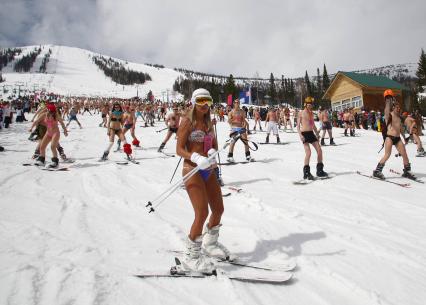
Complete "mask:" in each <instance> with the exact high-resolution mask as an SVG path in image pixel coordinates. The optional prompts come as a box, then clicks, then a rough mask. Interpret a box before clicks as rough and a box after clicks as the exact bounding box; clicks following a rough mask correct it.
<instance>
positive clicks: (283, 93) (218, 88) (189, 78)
mask: <svg viewBox="0 0 426 305" xmlns="http://www.w3.org/2000/svg"><path fill="white" fill-rule="evenodd" d="M175 70H176V71H178V72H181V73H183V74H184V75H185V78H183V77H180V78H178V79H177V80H176V81H175V83H174V86H173V90H175V91H178V92H180V93H182V94H183V95H184V96H185V98H189V97H190V96H191V93H192V91H193V90H194V89H195V88H199V87H202V88H206V89H207V90H209V91H210V93H211V94H212V97H213V100H214V101H221V102H226V99H227V97H228V95H230V94H231V95H232V97H233V99H236V98H238V97H239V93H240V91H243V90H248V88H249V87H250V88H251V97H252V102H253V103H254V104H280V103H288V104H290V105H293V106H297V105H300V103H301V100H302V99H304V98H305V97H306V96H308V95H310V96H313V97H314V98H315V100H316V104H315V106H319V105H327V104H329V101H326V100H322V96H323V94H324V92H325V90H326V89H327V88H328V86H329V85H330V78H329V76H328V73H327V68H326V66H325V65H324V67H323V73H322V75H321V74H320V70H319V69H317V76H316V77H313V78H310V77H309V76H308V74H307V72H306V73H305V78H296V79H292V78H285V77H284V75H282V76H281V78H280V79H275V77H274V75H273V74H272V73H271V75H270V77H269V79H264V78H260V77H253V78H249V77H234V76H233V75H232V74H231V75H230V76H228V77H226V76H223V75H216V74H209V73H200V72H195V71H192V70H187V69H182V68H175Z"/></svg>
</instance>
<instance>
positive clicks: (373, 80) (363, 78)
mask: <svg viewBox="0 0 426 305" xmlns="http://www.w3.org/2000/svg"><path fill="white" fill-rule="evenodd" d="M340 73H342V74H343V75H345V76H347V77H349V78H350V79H352V80H354V81H355V82H357V83H359V84H361V85H364V86H368V87H379V88H389V89H399V90H409V89H408V88H407V87H405V86H404V85H402V84H400V83H398V82H396V81H394V80H391V79H390V78H387V77H385V76H377V75H373V74H362V73H355V72H342V71H340Z"/></svg>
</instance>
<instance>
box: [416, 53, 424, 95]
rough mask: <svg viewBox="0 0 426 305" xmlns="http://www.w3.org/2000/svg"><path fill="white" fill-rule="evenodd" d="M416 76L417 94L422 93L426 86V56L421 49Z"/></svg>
mask: <svg viewBox="0 0 426 305" xmlns="http://www.w3.org/2000/svg"><path fill="white" fill-rule="evenodd" d="M416 76H417V78H418V80H417V85H418V90H419V92H423V91H424V89H423V87H424V86H426V54H425V51H424V50H423V49H422V52H421V54H420V59H419V64H418V67H417V71H416Z"/></svg>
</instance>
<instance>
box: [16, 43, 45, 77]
mask: <svg viewBox="0 0 426 305" xmlns="http://www.w3.org/2000/svg"><path fill="white" fill-rule="evenodd" d="M40 52H41V48H40V47H39V48H36V49H34V51H32V52H30V53H29V54H27V55H24V56H22V58H20V59H19V60H17V61H16V63H15V66H14V67H13V70H15V72H28V71H30V70H31V68H32V67H33V65H34V62H35V61H36V59H37V56H38V55H39V54H40Z"/></svg>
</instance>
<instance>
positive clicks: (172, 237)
mask: <svg viewBox="0 0 426 305" xmlns="http://www.w3.org/2000/svg"><path fill="white" fill-rule="evenodd" d="M61 52H65V51H61ZM54 54H55V53H54ZM79 120H80V121H81V122H82V124H83V129H79V128H78V126H77V125H76V124H75V122H73V123H71V126H70V127H69V131H70V132H69V136H68V137H66V138H65V137H64V136H63V135H61V141H60V142H61V144H62V146H63V147H64V149H65V152H66V154H67V156H69V157H72V158H75V159H76V162H75V163H73V164H72V165H70V170H69V171H66V172H59V171H58V172H49V171H41V170H38V169H37V168H36V167H34V166H29V167H23V166H22V165H21V164H22V163H24V162H28V161H29V160H30V157H31V155H32V152H33V150H34V148H35V143H33V142H30V141H28V140H27V138H28V135H29V134H28V132H27V129H28V128H29V124H27V123H24V124H21V125H19V124H17V123H14V124H13V125H12V128H11V129H9V130H6V131H5V130H3V131H1V132H0V144H1V145H2V146H4V147H5V148H6V151H5V152H2V153H0V160H1V162H0V194H1V200H0V304H43V305H50V304H52V305H53V304H55V305H56V304H111V305H113V304H141V303H143V304H182V305H183V304H185V305H186V304H212V305H213V304H250V305H251V304H253V305H254V304H282V303H285V304H327V305H328V304H330V305H332V304H333V305H334V304H335V305H341V304H349V305H351V304H354V305H355V304H357V305H358V304H362V305H369V304H372V305H373V304H382V305H383V304H385V305H394V304H395V305H396V304H410V305H421V304H423V303H424V299H425V298H426V292H425V290H424V283H426V254H425V251H424V249H426V239H425V238H424V236H425V233H426V223H425V221H424V220H425V219H426V206H425V203H424V198H425V195H426V187H425V186H424V185H422V184H418V183H411V187H410V188H401V187H399V186H395V185H392V184H389V183H383V182H382V181H376V180H372V179H369V178H366V177H362V176H359V175H357V174H356V171H361V172H363V173H367V174H370V173H371V172H372V170H373V169H374V168H375V166H376V164H377V161H378V160H379V158H380V154H377V150H378V149H379V148H380V145H381V134H379V133H374V132H372V131H357V132H358V134H359V135H360V136H359V137H354V138H350V137H339V135H340V133H341V130H339V129H333V132H334V133H335V135H336V137H335V142H336V143H337V144H342V145H340V146H336V147H329V146H326V147H324V148H323V152H324V164H325V168H324V169H325V171H327V172H329V173H333V174H335V175H336V176H335V177H334V178H332V179H328V180H322V181H315V182H314V183H312V184H309V185H294V184H293V181H295V180H299V179H301V176H302V167H303V164H302V163H303V157H304V153H303V147H302V145H301V144H300V141H299V139H298V135H297V133H284V132H280V138H281V141H282V142H287V143H288V144H286V145H260V146H259V150H258V151H256V152H252V156H253V157H254V158H255V159H256V162H252V163H247V164H236V165H232V166H222V172H223V179H224V182H225V184H226V186H225V187H224V189H223V192H224V193H225V192H231V196H229V197H225V198H224V204H225V213H224V216H223V221H222V223H223V227H222V229H223V230H222V231H221V235H220V240H221V242H222V243H223V244H225V245H226V246H227V247H228V248H229V249H230V250H231V251H232V252H233V253H235V254H236V255H238V256H239V257H241V258H243V259H244V260H248V261H250V262H253V263H269V264H274V263H276V264H278V263H280V262H283V261H286V260H296V261H297V265H298V267H297V269H296V270H295V274H294V278H293V280H291V281H290V282H289V283H287V284H285V285H271V284H253V283H245V282H235V281H231V280H229V279H227V278H225V277H218V278H202V279H191V278H179V279H138V278H135V277H133V275H134V274H137V273H140V272H143V271H150V270H167V269H169V267H170V266H171V265H172V264H173V263H174V260H173V257H174V255H175V254H173V253H171V252H170V250H183V249H184V240H185V238H186V235H187V234H188V231H189V227H190V225H191V222H192V217H193V212H192V208H191V205H190V202H189V199H188V196H187V194H186V191H185V190H184V189H178V190H177V191H176V192H175V193H174V194H173V195H172V196H170V197H169V199H167V200H166V201H165V202H164V203H163V204H162V205H161V206H160V207H159V208H158V209H157V210H156V212H155V213H151V214H148V213H147V210H146V209H145V204H146V203H147V202H148V201H149V200H152V199H153V198H155V197H156V196H157V195H159V194H160V193H162V192H163V191H164V190H165V189H166V188H167V187H169V186H170V184H169V181H170V178H171V176H172V174H173V171H174V169H175V168H176V165H177V163H178V160H179V157H178V156H176V157H175V158H172V157H169V158H168V157H165V156H164V155H162V154H159V153H157V152H156V147H158V146H159V145H160V143H161V142H162V140H163V137H164V136H165V134H164V133H157V132H155V131H156V130H159V129H161V128H163V126H164V123H163V122H156V126H155V127H148V128H138V127H137V128H136V135H137V136H138V138H139V140H140V142H141V146H142V148H141V149H135V150H134V152H135V158H136V159H137V160H138V161H140V164H139V165H136V164H132V163H129V164H128V165H118V164H116V163H115V162H113V161H114V160H116V161H122V160H123V157H124V155H123V153H122V152H116V153H113V152H111V153H110V161H108V162H97V160H98V159H99V158H100V156H101V155H102V152H103V150H104V149H105V147H106V145H107V142H108V140H107V136H106V129H105V128H100V127H98V126H97V125H98V124H99V123H100V121H101V119H100V115H94V116H90V115H87V114H86V115H84V116H81V115H80V116H79ZM252 124H253V123H252ZM139 125H140V123H138V124H136V126H139ZM217 127H218V128H217V129H218V138H219V145H221V144H223V143H224V141H225V140H226V139H227V134H228V132H229V129H228V126H227V124H225V123H219V124H218V126H217ZM265 137H266V135H265V134H263V133H257V134H253V135H251V136H250V139H251V140H253V141H255V142H264V141H265ZM128 139H130V138H129V135H128ZM424 140H425V138H424V137H423V141H424ZM271 141H274V137H272V136H271ZM327 141H328V140H327ZM175 144H176V140H175V139H174V138H173V137H172V139H171V140H170V141H169V143H167V145H166V148H165V151H167V152H170V153H175ZM407 149H408V153H409V156H410V161H411V163H412V168H413V172H414V173H415V174H416V175H417V176H418V177H420V178H421V179H423V180H425V177H426V175H425V173H426V159H425V158H415V157H414V155H415V146H414V145H413V144H410V145H408V146H407ZM226 154H227V152H223V153H221V154H220V159H221V161H222V162H225V159H226ZM50 157H51V152H50V149H48V150H47V159H50ZM234 158H235V159H236V161H243V160H244V149H243V146H242V143H241V142H238V143H237V144H236V147H235V151H234ZM315 158H316V155H315V153H313V155H312V160H311V171H312V172H314V169H315V165H316V162H315ZM391 168H392V169H395V170H398V171H401V168H402V160H401V158H395V157H391V159H390V160H389V162H388V163H387V164H386V167H385V170H384V174H385V175H386V176H387V177H389V179H392V181H398V182H401V183H407V182H410V181H409V180H407V179H404V178H401V177H398V176H397V175H395V174H391V173H389V169H391ZM181 170H182V164H180V166H179V168H178V171H177V173H176V176H175V177H174V181H177V180H178V178H179V177H180V176H181V174H180V173H181ZM229 186H233V187H238V188H241V189H242V190H241V191H240V192H237V191H234V190H230V189H229V188H228V187H229Z"/></svg>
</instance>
